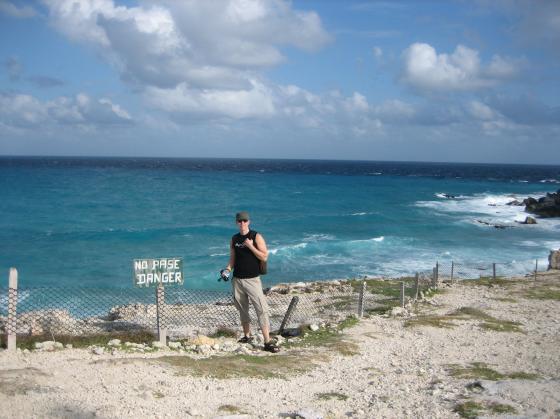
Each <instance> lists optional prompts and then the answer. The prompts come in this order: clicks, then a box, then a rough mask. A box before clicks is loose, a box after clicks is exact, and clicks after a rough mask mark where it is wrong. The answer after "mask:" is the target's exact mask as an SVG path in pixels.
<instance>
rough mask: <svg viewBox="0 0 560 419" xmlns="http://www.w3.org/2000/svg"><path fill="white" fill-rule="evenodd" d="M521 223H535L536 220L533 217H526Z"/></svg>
mask: <svg viewBox="0 0 560 419" xmlns="http://www.w3.org/2000/svg"><path fill="white" fill-rule="evenodd" d="M521 224H537V220H535V219H534V218H533V217H526V218H525V221H523V222H522V223H521Z"/></svg>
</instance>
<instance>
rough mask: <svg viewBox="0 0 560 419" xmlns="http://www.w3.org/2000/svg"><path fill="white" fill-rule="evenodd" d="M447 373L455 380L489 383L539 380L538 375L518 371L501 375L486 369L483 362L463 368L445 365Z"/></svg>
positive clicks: (488, 368) (473, 363)
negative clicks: (471, 379) (507, 380)
mask: <svg viewBox="0 0 560 419" xmlns="http://www.w3.org/2000/svg"><path fill="white" fill-rule="evenodd" d="M447 371H448V373H449V375H451V376H452V377H456V378H473V379H482V380H490V381H498V380H505V379H518V380H536V379H538V378H540V376H539V375H538V374H532V373H527V372H520V371H517V372H512V373H509V374H503V373H500V372H498V371H496V370H494V369H492V368H490V367H488V365H487V364H485V363H484V362H471V363H470V364H469V365H468V366H465V367H464V366H461V365H457V364H449V365H447Z"/></svg>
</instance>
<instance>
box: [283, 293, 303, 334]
mask: <svg viewBox="0 0 560 419" xmlns="http://www.w3.org/2000/svg"><path fill="white" fill-rule="evenodd" d="M298 301H299V297H298V296H295V297H293V298H292V301H290V305H289V306H288V309H287V310H286V314H284V318H283V319H282V323H281V324H280V329H279V330H278V333H280V334H282V333H283V332H284V329H285V328H286V325H287V324H288V322H289V321H290V317H291V316H292V312H293V311H294V310H295V308H296V306H297V304H298Z"/></svg>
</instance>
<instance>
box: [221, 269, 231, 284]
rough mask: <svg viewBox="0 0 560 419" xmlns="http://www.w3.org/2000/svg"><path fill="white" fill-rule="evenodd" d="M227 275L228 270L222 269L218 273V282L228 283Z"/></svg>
mask: <svg viewBox="0 0 560 419" xmlns="http://www.w3.org/2000/svg"><path fill="white" fill-rule="evenodd" d="M229 274H230V271H229V270H228V269H222V270H221V271H220V277H219V278H218V282H220V281H229Z"/></svg>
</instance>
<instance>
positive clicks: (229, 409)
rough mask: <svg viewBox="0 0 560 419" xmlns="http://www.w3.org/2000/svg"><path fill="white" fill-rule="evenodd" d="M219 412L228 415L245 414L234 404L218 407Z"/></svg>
mask: <svg viewBox="0 0 560 419" xmlns="http://www.w3.org/2000/svg"><path fill="white" fill-rule="evenodd" d="M218 412H223V413H227V414H229V415H242V414H245V412H244V411H243V409H241V408H240V407H237V406H235V405H232V404H223V405H221V406H220V407H218Z"/></svg>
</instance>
